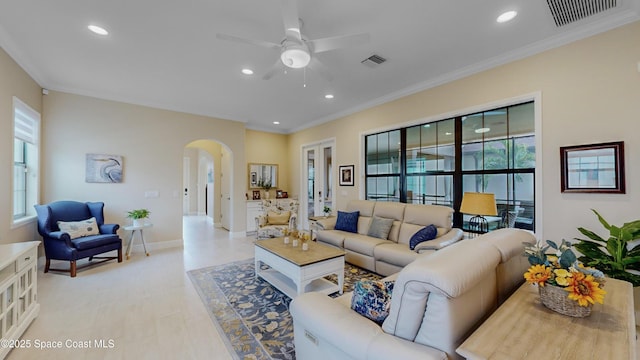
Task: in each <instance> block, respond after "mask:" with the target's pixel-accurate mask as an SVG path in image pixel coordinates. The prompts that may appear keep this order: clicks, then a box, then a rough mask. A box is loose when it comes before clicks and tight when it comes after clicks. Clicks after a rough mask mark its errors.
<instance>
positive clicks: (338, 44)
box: [307, 34, 369, 53]
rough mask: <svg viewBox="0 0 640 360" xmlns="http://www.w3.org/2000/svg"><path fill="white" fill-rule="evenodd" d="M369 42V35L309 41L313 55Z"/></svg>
mask: <svg viewBox="0 0 640 360" xmlns="http://www.w3.org/2000/svg"><path fill="white" fill-rule="evenodd" d="M368 42H369V34H354V35H341V36H334V37H328V38H322V39H316V40H309V41H307V44H309V45H311V47H312V48H313V52H314V53H320V52H325V51H330V50H335V49H340V48H348V47H353V46H358V45H360V44H365V43H368Z"/></svg>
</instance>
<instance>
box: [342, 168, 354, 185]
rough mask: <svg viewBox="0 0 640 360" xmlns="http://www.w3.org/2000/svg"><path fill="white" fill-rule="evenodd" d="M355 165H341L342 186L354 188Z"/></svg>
mask: <svg viewBox="0 0 640 360" xmlns="http://www.w3.org/2000/svg"><path fill="white" fill-rule="evenodd" d="M353 169H354V165H340V186H353V184H354V183H353V177H354V173H353Z"/></svg>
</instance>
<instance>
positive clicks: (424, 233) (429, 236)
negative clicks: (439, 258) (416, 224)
mask: <svg viewBox="0 0 640 360" xmlns="http://www.w3.org/2000/svg"><path fill="white" fill-rule="evenodd" d="M437 235H438V229H437V228H436V227H435V226H434V225H433V224H431V225H429V226H425V227H423V228H422V229H420V230H418V232H417V233H415V234H413V236H412V237H411V239H410V240H409V249H411V250H414V249H415V248H416V246H417V245H418V244H420V243H421V242H425V241H429V240H433V239H435V238H436V236H437Z"/></svg>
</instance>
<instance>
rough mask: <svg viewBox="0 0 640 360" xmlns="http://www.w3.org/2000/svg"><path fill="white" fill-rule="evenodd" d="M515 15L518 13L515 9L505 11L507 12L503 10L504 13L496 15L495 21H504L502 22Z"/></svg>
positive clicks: (511, 18)
mask: <svg viewBox="0 0 640 360" xmlns="http://www.w3.org/2000/svg"><path fill="white" fill-rule="evenodd" d="M516 15H518V12H516V11H513V10H511V11H507V12H504V13H502V14H500V16H498V18H497V19H496V21H497V22H499V23H504V22H507V21H509V20H513V18H514V17H516Z"/></svg>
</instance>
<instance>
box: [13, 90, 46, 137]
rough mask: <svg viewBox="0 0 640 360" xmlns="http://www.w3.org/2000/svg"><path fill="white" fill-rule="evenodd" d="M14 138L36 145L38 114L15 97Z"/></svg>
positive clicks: (38, 123)
mask: <svg viewBox="0 0 640 360" xmlns="http://www.w3.org/2000/svg"><path fill="white" fill-rule="evenodd" d="M13 109H14V114H13V121H14V136H15V137H16V138H18V139H20V140H22V141H24V142H27V143H30V144H37V143H38V135H39V134H38V133H39V125H40V114H39V113H38V112H37V111H35V110H33V109H32V108H31V107H29V105H27V104H25V103H24V102H22V101H21V100H20V99H18V98H17V97H14V98H13Z"/></svg>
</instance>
